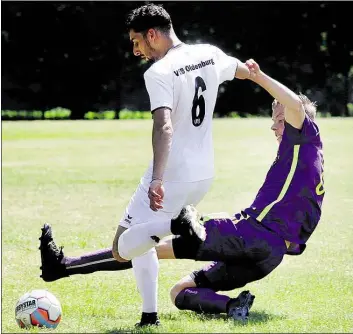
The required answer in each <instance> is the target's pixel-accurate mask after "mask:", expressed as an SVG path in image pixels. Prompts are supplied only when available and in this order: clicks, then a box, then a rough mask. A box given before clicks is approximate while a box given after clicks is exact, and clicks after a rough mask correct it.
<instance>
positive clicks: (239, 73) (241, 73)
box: [234, 60, 250, 80]
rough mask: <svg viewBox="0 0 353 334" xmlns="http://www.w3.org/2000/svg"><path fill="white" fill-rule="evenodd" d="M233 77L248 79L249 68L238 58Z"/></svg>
mask: <svg viewBox="0 0 353 334" xmlns="http://www.w3.org/2000/svg"><path fill="white" fill-rule="evenodd" d="M234 77H235V78H236V79H241V80H244V79H250V70H249V68H248V67H247V66H246V64H245V63H243V62H241V61H240V60H238V67H237V70H236V71H235V75H234Z"/></svg>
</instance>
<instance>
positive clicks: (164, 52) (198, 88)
mask: <svg viewBox="0 0 353 334" xmlns="http://www.w3.org/2000/svg"><path fill="white" fill-rule="evenodd" d="M126 23H127V28H128V30H129V35H130V40H131V41H132V43H133V52H134V55H135V56H139V57H141V58H143V59H146V60H149V61H154V63H153V65H152V66H151V67H150V68H149V69H148V70H147V71H146V72H145V74H144V79H145V84H146V89H147V91H148V94H149V98H150V105H151V112H152V114H153V131H152V146H153V159H152V161H151V163H150V165H149V167H148V168H147V170H146V172H145V174H144V175H143V176H142V178H141V181H140V184H139V185H138V187H137V189H136V191H135V193H134V194H133V196H132V198H131V200H130V202H129V204H128V206H127V207H126V209H125V213H124V215H123V217H122V219H121V221H120V224H119V227H118V229H117V232H116V236H115V239H114V242H113V255H114V258H115V259H116V260H118V261H120V262H123V261H127V260H130V259H131V260H132V265H133V269H134V275H135V278H136V281H137V287H138V290H139V292H140V294H141V297H142V300H143V305H142V318H141V321H140V323H139V324H138V325H140V326H144V325H159V319H158V315H157V290H158V270H159V262H158V258H157V254H156V250H155V248H154V246H155V245H156V244H157V243H158V241H159V240H158V238H157V237H156V238H155V239H153V240H152V239H151V237H150V235H151V234H150V233H148V235H147V234H146V233H139V232H136V233H135V232H133V231H134V229H132V230H131V232H133V233H128V234H127V233H126V232H128V231H129V230H128V229H130V228H131V227H132V226H136V225H138V224H144V223H151V222H153V223H154V224H153V225H154V229H156V235H157V234H158V235H161V234H166V235H167V234H171V231H168V230H165V229H166V226H167V225H168V224H163V223H164V222H170V220H171V219H172V218H174V217H176V216H178V214H179V213H180V211H181V209H182V208H183V207H184V206H185V205H188V204H193V205H197V204H198V203H199V202H200V201H201V199H202V198H203V197H204V196H205V194H206V193H207V191H208V190H209V188H210V186H211V184H212V181H213V177H214V152H213V140H212V117H213V111H214V107H215V103H216V99H217V94H218V87H219V85H220V84H221V83H223V82H224V81H226V80H232V79H233V78H234V77H236V78H238V79H247V78H249V76H250V72H249V70H248V68H247V67H246V65H245V64H244V63H242V62H241V61H239V60H238V59H236V58H233V57H230V56H227V55H226V54H225V53H224V52H223V51H221V50H220V49H218V48H217V47H215V46H212V45H209V44H198V45H187V44H184V43H182V42H181V41H180V40H179V39H178V38H177V36H176V34H175V32H174V30H173V27H172V22H171V19H170V16H169V14H168V13H167V12H166V10H165V9H164V8H163V7H161V6H157V5H154V4H148V5H144V6H141V7H139V8H137V9H135V10H133V11H132V12H131V13H130V14H129V15H128V18H127V22H126ZM169 225H170V224H169ZM125 231H126V232H125ZM124 232H125V233H124ZM123 233H124V234H123ZM152 235H154V234H152ZM125 236H126V237H125ZM141 238H149V239H150V241H151V248H150V249H149V250H148V251H147V252H145V253H144V254H143V255H140V256H135V255H134V254H141V249H140V248H139V244H140V243H142V239H141ZM144 244H145V243H144Z"/></svg>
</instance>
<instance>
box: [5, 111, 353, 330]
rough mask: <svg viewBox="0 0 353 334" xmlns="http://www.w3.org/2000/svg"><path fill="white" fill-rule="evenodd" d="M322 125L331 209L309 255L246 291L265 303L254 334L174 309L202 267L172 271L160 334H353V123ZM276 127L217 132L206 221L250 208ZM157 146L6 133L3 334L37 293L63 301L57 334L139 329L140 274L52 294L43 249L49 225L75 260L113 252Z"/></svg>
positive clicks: (96, 131)
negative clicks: (183, 284)
mask: <svg viewBox="0 0 353 334" xmlns="http://www.w3.org/2000/svg"><path fill="white" fill-rule="evenodd" d="M318 123H319V125H320V126H321V133H322V137H323V141H324V150H325V188H326V197H325V200H324V206H323V216H322V220H321V222H320V224H319V226H318V228H317V230H316V231H315V233H314V235H313V236H312V237H311V239H310V240H309V243H308V246H307V250H306V251H305V252H304V254H303V255H302V256H299V257H286V258H285V259H284V261H283V263H282V264H281V265H280V267H278V268H277V269H276V270H275V271H274V272H273V273H272V274H271V275H269V276H268V277H266V278H265V279H263V280H261V281H258V282H254V283H252V284H249V285H248V286H247V287H248V288H249V289H250V290H251V291H252V292H253V293H254V294H255V295H256V300H255V303H254V306H253V309H252V313H251V318H250V320H249V322H248V324H246V325H240V324H237V323H234V322H232V321H230V320H227V319H225V318H224V317H214V316H202V315H196V314H193V313H192V312H187V311H179V310H178V309H176V308H175V307H174V306H172V305H171V303H170V301H169V289H170V288H171V286H172V285H173V283H174V282H175V281H177V280H178V279H180V278H181V277H183V276H185V275H186V274H188V273H189V272H190V271H192V270H195V269H196V268H199V267H201V265H202V263H195V262H193V261H184V260H178V261H172V260H170V261H166V260H163V261H161V269H160V289H159V308H160V317H161V321H162V324H163V326H162V327H160V328H159V329H154V330H152V331H155V332H162V333H166V332H189V333H191V332H200V333H201V332H202V333H206V332H207V333H221V332H223V333H225V332H235V333H238V332H243V333H253V332H257V333H268V332H271V333H273V332H278V333H284V332H287V333H288V332H291V333H293V332H298V333H299V332H300V333H303V332H315V333H318V332H322V333H328V332H330V333H338V332H345V333H349V332H353V297H352V291H353V246H352V242H353V222H352V217H353V194H352V189H353V150H352V145H353V131H352V129H353V118H351V119H333V118H331V119H319V121H318ZM269 127H270V120H269V119H217V120H215V121H214V140H215V153H216V171H217V177H216V179H215V182H214V185H213V187H212V189H211V191H210V192H209V194H208V195H207V197H206V198H205V199H204V200H203V202H202V203H201V204H200V205H199V209H200V210H201V211H204V212H217V211H228V212H233V211H238V210H239V209H241V208H243V207H245V206H247V205H249V204H250V203H251V201H252V200H253V198H254V196H255V194H256V192H257V190H258V188H259V186H260V185H261V183H262V181H263V179H264V176H265V174H266V172H267V170H268V168H269V166H270V164H271V163H272V161H273V159H274V157H275V155H276V149H277V144H276V141H275V138H274V135H273V134H272V133H271V131H270V130H269ZM150 135H151V121H149V120H145V121H142V120H133V121H128V120H126V121H71V122H70V121H42V122H41V121H34V122H3V123H2V186H3V188H2V332H3V333H10V332H19V331H20V330H19V329H18V327H17V325H16V323H15V320H14V306H15V303H16V301H17V299H18V298H19V297H20V296H21V295H22V294H23V293H25V292H26V291H28V290H31V289H48V290H49V291H51V292H52V293H54V294H55V295H56V296H57V297H58V299H59V300H60V301H61V304H62V307H63V318H62V321H61V323H60V325H59V326H58V328H57V329H56V330H55V332H57V333H116V332H124V331H125V332H126V331H131V330H133V329H134V324H135V322H137V321H138V320H139V317H140V307H141V301H140V297H139V294H138V292H137V289H136V285H135V281H134V278H133V273H132V271H131V270H126V271H121V272H101V273H95V274H91V275H76V276H73V277H70V278H65V279H63V280H59V281H56V282H53V283H45V282H43V281H42V280H41V279H40V278H39V274H40V271H39V265H40V254H39V251H38V246H39V241H38V237H39V235H40V228H41V226H42V224H43V223H44V222H49V223H51V224H52V226H53V229H54V235H55V238H56V241H57V243H58V244H59V245H61V244H62V245H64V246H65V248H64V251H65V254H67V255H79V254H82V253H83V252H86V251H91V250H95V249H99V248H102V247H104V248H105V247H109V246H110V245H111V243H112V239H113V237H114V234H115V230H116V227H117V224H118V221H119V219H120V216H121V214H122V212H123V209H124V207H125V205H126V204H127V203H128V200H129V197H130V195H131V194H132V193H133V191H134V189H135V187H136V186H137V184H138V182H139V179H140V177H141V175H142V173H143V172H144V170H145V167H146V166H147V164H148V162H149V159H150V157H151V153H152V150H151V144H150V143H151V139H150ZM238 293H239V291H232V292H231V293H230V295H231V296H236V295H237V294H238ZM31 332H38V330H37V329H33V330H31ZM40 332H41V333H42V332H46V331H43V330H41V331H40Z"/></svg>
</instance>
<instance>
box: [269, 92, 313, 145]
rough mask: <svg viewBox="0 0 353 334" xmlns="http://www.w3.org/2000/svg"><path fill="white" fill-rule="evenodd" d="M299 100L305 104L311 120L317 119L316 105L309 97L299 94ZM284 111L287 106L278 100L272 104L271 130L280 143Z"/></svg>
mask: <svg viewBox="0 0 353 334" xmlns="http://www.w3.org/2000/svg"><path fill="white" fill-rule="evenodd" d="M299 98H300V100H301V101H302V103H303V107H304V110H305V113H306V114H307V115H308V117H309V118H310V119H311V120H314V119H315V116H316V103H315V102H311V101H310V100H309V99H308V97H307V96H305V95H303V94H299ZM284 109H285V106H284V105H282V104H280V103H279V102H278V101H277V100H274V101H273V102H272V120H273V124H272V126H271V130H273V131H274V133H275V135H276V138H277V140H278V142H279V143H280V142H281V140H282V136H283V131H284V126H285V125H284Z"/></svg>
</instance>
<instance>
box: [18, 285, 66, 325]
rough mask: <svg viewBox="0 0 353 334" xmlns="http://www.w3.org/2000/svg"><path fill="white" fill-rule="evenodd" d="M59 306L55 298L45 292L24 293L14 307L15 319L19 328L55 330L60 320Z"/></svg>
mask: <svg viewBox="0 0 353 334" xmlns="http://www.w3.org/2000/svg"><path fill="white" fill-rule="evenodd" d="M61 314H62V311H61V305H60V302H59V301H58V300H57V299H56V297H55V296H54V295H53V294H52V293H50V292H49V291H46V290H33V291H30V292H27V293H25V294H24V295H23V296H22V297H21V298H20V299H19V300H18V302H17V304H16V307H15V318H16V322H17V324H18V325H19V326H20V327H21V328H29V327H35V326H38V327H48V328H56V327H57V326H58V325H59V322H60V320H61Z"/></svg>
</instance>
